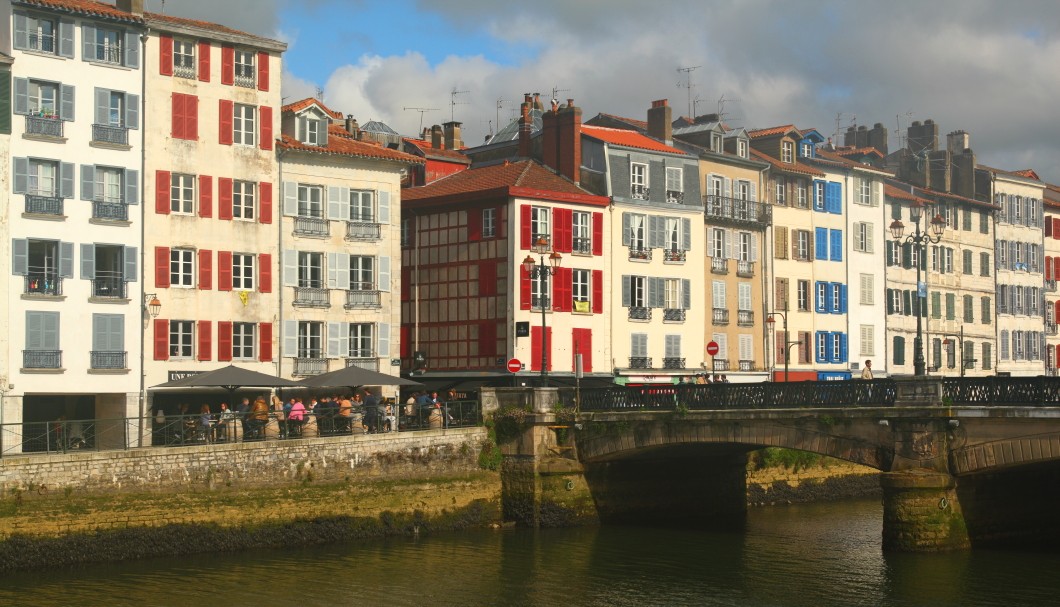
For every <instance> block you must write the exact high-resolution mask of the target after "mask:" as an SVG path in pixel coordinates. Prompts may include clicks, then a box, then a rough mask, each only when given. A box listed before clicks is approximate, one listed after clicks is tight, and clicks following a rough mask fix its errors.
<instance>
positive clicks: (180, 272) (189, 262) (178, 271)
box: [169, 247, 196, 289]
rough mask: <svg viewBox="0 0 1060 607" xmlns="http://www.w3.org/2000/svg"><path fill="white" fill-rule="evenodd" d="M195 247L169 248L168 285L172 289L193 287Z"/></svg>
mask: <svg viewBox="0 0 1060 607" xmlns="http://www.w3.org/2000/svg"><path fill="white" fill-rule="evenodd" d="M195 253H196V251H195V249H191V248H183V247H173V248H171V249H169V286H170V287H171V288H174V289H194V288H195V270H196V267H195Z"/></svg>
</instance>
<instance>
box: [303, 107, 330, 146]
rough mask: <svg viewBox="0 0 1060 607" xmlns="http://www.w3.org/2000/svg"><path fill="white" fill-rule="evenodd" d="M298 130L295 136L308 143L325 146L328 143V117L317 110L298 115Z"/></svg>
mask: <svg viewBox="0 0 1060 607" xmlns="http://www.w3.org/2000/svg"><path fill="white" fill-rule="evenodd" d="M297 130H298V132H297V133H295V138H296V139H298V141H300V142H302V143H304V144H306V145H315V146H318V147H325V146H327V144H328V119H327V117H325V116H323V115H321V114H319V113H317V112H315V111H306V112H305V113H303V114H301V115H299V116H298V120H297Z"/></svg>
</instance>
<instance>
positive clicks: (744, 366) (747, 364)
mask: <svg viewBox="0 0 1060 607" xmlns="http://www.w3.org/2000/svg"><path fill="white" fill-rule="evenodd" d="M740 370H741V371H754V370H755V361H753V360H741V361H740Z"/></svg>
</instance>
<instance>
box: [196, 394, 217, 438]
mask: <svg viewBox="0 0 1060 607" xmlns="http://www.w3.org/2000/svg"><path fill="white" fill-rule="evenodd" d="M212 426H213V415H212V414H211V413H210V405H208V404H206V403H203V405H202V407H201V408H200V409H199V421H198V433H197V434H196V435H195V436H196V438H201V439H202V440H209V438H210V437H211V436H213V429H212Z"/></svg>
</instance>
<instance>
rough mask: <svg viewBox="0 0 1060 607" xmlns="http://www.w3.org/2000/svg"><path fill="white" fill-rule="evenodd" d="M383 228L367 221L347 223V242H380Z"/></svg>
mask: <svg viewBox="0 0 1060 607" xmlns="http://www.w3.org/2000/svg"><path fill="white" fill-rule="evenodd" d="M380 234H382V227H381V225H380V224H378V223H371V222H365V221H347V222H346V240H379V238H380Z"/></svg>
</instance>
